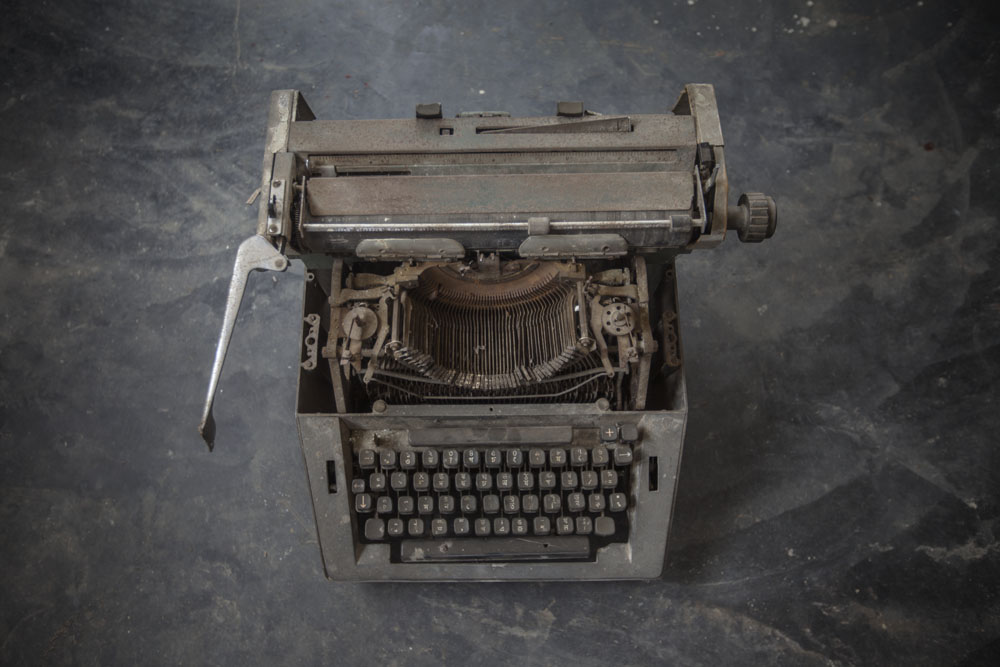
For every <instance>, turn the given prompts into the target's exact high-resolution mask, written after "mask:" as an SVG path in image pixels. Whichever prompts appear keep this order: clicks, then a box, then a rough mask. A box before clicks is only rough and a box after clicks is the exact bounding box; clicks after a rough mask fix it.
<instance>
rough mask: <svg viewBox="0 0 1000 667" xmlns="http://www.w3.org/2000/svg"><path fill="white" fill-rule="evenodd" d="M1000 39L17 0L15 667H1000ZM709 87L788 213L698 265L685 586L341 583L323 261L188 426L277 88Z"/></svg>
mask: <svg viewBox="0 0 1000 667" xmlns="http://www.w3.org/2000/svg"><path fill="white" fill-rule="evenodd" d="M994 11H995V10H993V9H991V8H990V7H989V5H988V3H978V2H973V1H971V0H966V1H962V0H958V1H952V2H945V1H944V0H924V1H923V2H922V3H920V2H915V1H907V2H891V3H848V2H845V1H844V0H830V1H823V0H817V2H815V3H814V4H812V5H810V4H808V3H807V2H804V1H801V0H795V1H791V0H778V1H777V2H774V3H762V4H758V3H732V2H725V3H722V2H718V3H715V2H708V1H707V0H697V1H696V2H694V3H692V4H688V2H687V1H686V0H678V2H676V3H674V2H670V3H662V2H657V3H653V2H649V3H642V2H639V3H608V2H596V1H590V0H582V1H581V2H576V3H572V4H563V3H552V4H549V3H545V2H538V1H537V0H536V1H532V2H504V3H489V4H482V5H479V4H477V3H471V2H463V3H445V2H438V1H435V0H432V1H431V2H428V3H411V2H401V1H395V0H390V1H386V2H378V3H352V4H348V3H329V2H318V1H315V0H305V1H303V2H297V3H273V2H269V3H263V2H249V1H248V0H243V1H242V2H229V3H221V2H204V1H200V2H193V1H190V0H188V1H177V2H169V3H168V2H153V3H139V2H135V3H125V2H122V1H120V0H107V1H106V2H101V3H97V4H91V5H90V6H85V5H84V3H52V2H49V3H40V2H27V1H26V0H14V1H13V2H8V3H6V5H5V7H4V19H5V21H4V23H3V25H2V27H0V31H2V35H3V44H4V46H5V54H6V59H5V70H4V86H3V89H2V93H0V113H2V121H3V122H2V123H0V145H2V146H3V147H4V150H3V156H4V160H3V164H2V166H0V191H2V193H3V195H4V197H3V202H4V214H3V215H2V216H0V221H2V222H0V256H2V261H0V275H2V284H3V286H4V289H3V290H2V292H0V299H2V308H0V312H2V319H0V526H2V532H0V537H2V539H0V563H2V565H3V574H4V576H3V577H2V580H0V609H2V615H0V662H2V663H4V664H39V663H60V664H65V663H70V662H73V663H90V664H94V663H97V664H146V663H167V664H175V663H182V662H183V663H188V664H192V663H193V664H204V663H211V664H241V663H242V664H276V663H283V664H314V663H318V662H326V663H330V662H334V661H335V662H337V663H338V664H340V663H343V664H372V663H376V662H378V663H382V664H390V665H392V664H417V665H431V664H441V663H457V664H468V663H472V664H493V663H499V662H503V661H504V660H509V661H510V662H517V663H519V664H524V665H549V664H553V665H557V664H567V663H570V664H576V665H598V664H602V665H603V664H650V663H657V662H668V663H670V664H680V665H686V664H729V663H738V664H750V663H776V664H795V665H800V664H838V663H841V664H956V663H961V662H962V661H965V660H968V664H977V663H978V664H996V663H997V662H998V661H1000V660H998V654H1000V639H998V638H1000V600H998V596H997V583H996V582H997V581H1000V547H998V545H997V539H996V535H997V534H998V532H1000V529H998V523H997V521H998V517H1000V497H998V489H1000V460H998V454H997V445H996V443H997V435H996V434H997V433H998V432H1000V416H998V412H997V410H996V405H997V403H998V400H1000V396H998V393H1000V392H998V391H997V383H998V380H1000V307H998V302H997V294H998V287H1000V276H998V268H997V267H1000V250H998V226H997V213H996V212H997V210H1000V195H998V193H997V189H996V188H995V184H994V180H995V172H996V167H995V165H996V164H997V162H998V158H1000V155H998V149H997V142H996V136H997V109H998V107H1000V91H998V88H997V86H996V84H995V82H996V81H997V80H998V79H1000V71H998V70H1000V59H998V56H997V46H996V41H995V40H996V38H995V35H994V32H995V28H994V26H995V25H996V21H995V16H994V15H993V14H992V12H994ZM348 77H350V78H348ZM687 81H705V82H710V83H713V84H714V85H715V87H716V93H717V95H718V98H719V108H720V109H722V110H723V111H724V117H723V128H722V129H723V131H724V136H725V137H726V140H727V142H728V145H729V148H728V149H727V151H726V158H727V161H728V166H729V169H730V171H731V173H732V174H733V175H734V177H736V178H737V179H739V178H743V177H744V175H747V176H746V177H747V178H749V176H751V175H752V176H753V179H752V181H751V182H742V181H740V180H736V181H734V182H733V183H731V187H732V190H733V192H734V193H736V192H740V191H741V190H744V189H747V188H748V187H761V188H765V191H766V192H767V193H768V194H771V195H773V196H774V197H775V198H776V199H777V200H778V202H779V206H780V207H781V216H782V220H781V230H780V233H779V234H776V235H775V237H774V238H773V239H771V240H770V241H769V242H767V243H764V244H761V245H759V246H746V245H740V244H739V243H738V242H736V241H735V240H734V239H728V240H727V241H726V242H725V243H724V244H723V245H722V246H721V247H719V248H717V249H716V250H713V251H712V252H707V253H701V254H698V253H695V254H693V255H691V256H688V257H684V258H682V259H681V260H680V261H679V262H678V266H677V272H678V281H679V283H680V289H681V322H682V329H683V331H682V334H683V336H684V353H685V357H686V359H687V369H686V373H687V378H688V384H689V397H690V400H691V410H690V419H689V427H688V436H687V441H686V446H685V458H684V462H683V466H682V474H681V477H680V487H679V491H678V497H677V506H676V511H675V514H674V525H673V533H672V535H673V543H672V546H671V547H670V551H669V553H668V556H667V563H666V571H665V574H664V576H663V578H662V579H661V580H659V581H655V582H652V583H632V584H620V583H607V584H569V583H560V584H514V585H474V584H445V585H357V586H352V585H333V584H329V583H327V582H325V581H323V579H322V571H321V565H320V558H319V549H318V547H317V545H316V543H315V527H314V525H313V520H312V515H311V509H310V506H309V494H308V490H307V488H306V483H305V471H304V469H303V462H302V456H301V453H300V450H299V446H298V443H297V442H296V438H295V433H294V429H295V423H294V419H293V412H294V407H295V397H294V394H293V387H294V367H295V364H297V363H298V361H299V359H298V357H297V352H296V350H297V342H296V336H297V332H296V330H295V329H296V327H292V326H287V325H290V324H291V323H292V322H294V321H296V318H298V317H299V314H300V311H299V299H300V294H301V290H300V288H301V269H297V268H296V267H295V266H294V265H293V267H292V269H290V271H289V272H288V273H286V274H285V275H277V276H275V275H273V274H262V273H256V274H254V275H252V276H251V278H250V281H249V288H248V293H247V298H248V302H247V304H246V305H245V306H244V309H243V313H242V315H241V317H240V321H239V324H238V327H237V331H236V334H235V336H234V339H233V347H232V349H231V350H230V354H229V357H228V359H227V366H226V374H225V375H224V377H223V379H222V382H221V383H220V387H219V388H220V391H221V392H222V394H221V396H222V400H220V402H219V404H218V405H217V407H216V411H215V417H216V419H217V420H218V422H219V432H220V434H226V435H225V437H226V439H227V442H226V443H225V444H223V443H221V442H220V443H219V447H218V448H217V451H216V452H215V453H214V454H212V455H209V454H208V452H207V451H205V448H204V445H203V444H202V443H201V440H200V439H199V437H198V434H197V433H196V432H195V430H194V429H193V428H192V424H195V423H197V421H198V417H199V413H200V408H201V401H202V399H203V398H204V382H205V377H206V372H207V371H208V369H209V367H210V365H211V361H212V355H213V350H214V345H215V337H216V335H217V333H218V323H219V321H220V317H221V315H222V311H223V309H224V305H225V298H226V287H227V284H228V280H229V271H230V269H231V267H232V262H233V258H234V255H235V252H236V247H237V245H238V244H239V242H240V241H242V240H243V239H244V238H245V237H246V235H247V231H248V229H249V228H250V227H252V220H253V218H254V216H255V210H254V209H253V208H251V207H247V206H246V205H245V201H246V200H247V197H248V196H249V195H250V194H251V192H252V191H253V190H254V189H255V188H256V187H257V186H258V185H259V184H260V181H259V177H260V173H259V172H260V145H261V140H262V138H263V137H262V128H263V127H264V123H265V120H266V119H265V118H264V117H263V116H262V110H263V109H266V104H267V100H268V95H269V93H270V91H271V90H273V89H279V88H298V89H301V90H302V91H303V92H304V93H305V95H306V97H307V99H308V100H309V103H310V104H311V105H312V106H313V108H314V110H315V111H316V112H317V114H320V115H321V117H326V118H358V119H360V118H393V117H396V118H400V117H408V116H409V115H410V114H412V113H413V108H414V104H415V103H417V102H419V101H441V102H443V103H444V104H445V109H446V112H447V113H449V114H453V113H457V112H458V111H459V110H462V109H465V110H475V109H504V110H507V111H510V112H511V113H512V114H514V115H537V114H540V113H550V112H551V111H552V109H554V105H555V103H556V101H558V100H575V99H583V100H584V101H585V103H586V105H587V107H588V108H591V109H595V110H597V111H601V112H604V113H608V114H612V113H633V112H645V113H661V112H663V111H665V110H667V109H669V107H670V106H671V105H672V104H673V102H674V99H673V97H674V95H675V94H676V91H677V88H678V86H679V85H681V84H683V83H685V82H687ZM479 91H483V92H482V94H480V92H479ZM227 246H228V248H227ZM289 274H291V275H289ZM272 278H275V279H272ZM251 425H252V426H251ZM221 437H222V436H221V435H220V438H221Z"/></svg>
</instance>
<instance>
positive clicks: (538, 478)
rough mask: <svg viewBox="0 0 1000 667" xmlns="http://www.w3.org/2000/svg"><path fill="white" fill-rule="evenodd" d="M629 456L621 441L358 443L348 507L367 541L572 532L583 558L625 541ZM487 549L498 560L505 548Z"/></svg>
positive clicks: (630, 452)
mask: <svg viewBox="0 0 1000 667" xmlns="http://www.w3.org/2000/svg"><path fill="white" fill-rule="evenodd" d="M632 460H633V449H632V446H631V445H629V444H622V443H611V444H603V443H602V444H597V445H595V446H591V447H565V448H559V447H555V448H550V447H544V448H543V447H535V448H510V447H496V448H489V447H482V448H479V447H468V448H456V449H434V448H424V449H403V450H396V449H389V448H368V449H361V450H359V451H356V452H355V453H354V460H353V477H352V481H351V495H352V509H353V511H354V512H355V513H356V518H357V521H358V528H359V533H360V537H361V541H362V542H366V543H386V542H389V543H395V542H406V541H412V540H422V541H429V540H436V539H437V540H439V539H448V540H453V539H454V538H492V539H491V544H493V545H496V543H497V539H496V538H524V537H550V536H551V537H556V538H558V537H560V536H575V537H577V538H584V539H582V540H581V539H577V540H576V541H574V542H572V543H571V544H572V545H573V547H574V548H573V549H572V550H571V551H573V553H575V554H576V555H577V556H580V557H585V556H586V555H588V554H589V553H592V550H593V548H594V547H598V546H601V545H603V544H607V543H609V542H624V541H627V540H628V518H627V510H628V508H629V503H630V502H631V500H630V496H631V491H630V489H631V487H630V480H631V470H632ZM455 541H458V540H455ZM556 544H558V542H556ZM567 544H570V543H568V542H567ZM583 547H585V549H583ZM491 549H492V547H491ZM581 549H583V550H582V551H581ZM494 551H495V553H494ZM455 553H463V552H462V551H461V550H459V551H458V552H455ZM464 553H468V554H469V557H470V558H474V557H475V555H476V553H477V552H476V551H475V549H472V550H470V551H467V552H464ZM491 553H493V555H494V556H497V557H499V558H501V559H502V558H503V557H504V553H505V551H504V549H499V550H495V549H494V550H493V551H491ZM397 555H398V554H397ZM507 555H510V554H507Z"/></svg>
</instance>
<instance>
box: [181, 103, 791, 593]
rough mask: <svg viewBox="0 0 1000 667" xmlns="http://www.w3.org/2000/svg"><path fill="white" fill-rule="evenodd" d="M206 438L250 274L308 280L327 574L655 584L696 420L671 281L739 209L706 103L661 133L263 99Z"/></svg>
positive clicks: (711, 107) (744, 233)
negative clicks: (252, 230) (253, 199)
mask: <svg viewBox="0 0 1000 667" xmlns="http://www.w3.org/2000/svg"><path fill="white" fill-rule="evenodd" d="M260 191H261V194H262V196H261V204H260V212H259V218H258V224H257V234H256V235H255V236H252V237H251V238H250V239H248V240H247V241H245V242H244V243H243V244H242V245H241V247H240V249H239V252H238V255H237V259H236V266H235V270H234V273H233V278H232V283H231V285H230V292H229V298H228V304H227V307H226V313H225V319H224V324H223V329H222V334H221V336H220V339H219V344H218V348H217V351H216V358H215V364H214V368H213V372H212V378H211V384H210V387H209V392H208V399H207V401H206V405H205V412H204V415H203V420H202V424H201V433H202V435H203V437H204V438H205V440H206V442H208V444H209V446H210V447H211V446H212V443H213V441H214V436H215V424H214V421H213V419H212V401H213V397H214V394H215V388H216V384H217V382H218V379H219V375H220V373H221V370H222V363H223V360H224V358H225V353H226V348H227V346H228V343H229V339H230V336H231V334H232V330H233V327H234V324H235V322H236V315H237V312H238V310H239V306H240V301H241V300H242V296H243V291H244V287H245V284H246V280H247V276H248V275H249V273H250V272H251V271H254V270H277V271H281V270H284V269H285V268H286V267H287V266H288V260H289V259H298V260H300V261H302V262H303V263H304V265H305V285H304V296H303V312H302V322H301V329H302V335H301V350H300V354H301V366H300V369H299V371H298V373H299V380H298V399H297V415H296V416H297V420H298V429H299V438H300V440H301V445H302V450H303V452H304V454H305V461H306V468H307V471H308V476H309V487H310V489H311V493H312V501H313V507H314V509H315V513H316V526H317V530H318V533H319V542H320V545H321V550H322V555H323V562H324V565H325V568H326V573H327V576H328V577H329V578H331V579H342V580H456V579H471V580H508V579H512V580H517V579H520V580H525V579H624V578H652V577H656V576H658V575H659V573H660V571H661V569H662V566H663V561H664V552H665V548H666V541H667V531H668V527H669V525H670V521H671V511H672V508H673V501H674V492H675V489H676V486H677V475H678V470H679V464H680V457H681V446H682V443H683V439H684V426H685V419H686V415H687V401H686V396H685V386H684V374H683V364H682V354H681V345H680V337H679V327H678V320H677V317H678V307H677V290H676V284H675V274H674V258H675V257H676V256H677V255H678V254H679V253H684V252H689V251H691V250H693V249H698V248H711V247H713V246H715V245H717V244H718V243H720V242H721V241H722V240H723V238H724V237H725V234H726V231H727V229H728V230H735V231H736V232H737V233H738V235H739V238H740V240H741V241H750V242H759V241H763V240H764V239H766V238H768V237H770V236H771V235H772V234H773V233H774V228H775V223H776V211H775V205H774V202H773V201H772V199H771V198H770V197H767V196H764V195H762V194H744V195H742V196H741V197H740V198H739V200H738V203H737V204H736V205H735V206H728V194H729V187H728V179H727V174H726V162H725V153H724V144H723V140H722V131H721V128H720V123H719V115H718V111H717V108H716V101H715V93H714V90H713V88H712V87H711V86H709V85H701V84H696V85H688V86H686V87H685V88H684V91H683V92H682V93H681V95H680V98H679V100H678V101H677V103H676V105H675V106H674V108H673V113H672V114H656V115H601V114H598V113H594V112H591V111H588V110H586V109H585V108H584V105H583V104H582V103H579V102H561V103H559V104H558V105H557V113H556V115H554V116H543V117H534V118H512V117H510V115H509V114H507V113H504V112H476V113H462V114H459V115H458V116H457V117H456V118H446V117H444V115H443V114H442V111H441V105H440V104H422V105H418V106H417V108H416V117H415V118H410V119H401V120H340V121H321V120H316V119H315V118H314V116H313V113H312V111H310V109H309V107H308V106H307V105H306V102H305V100H304V99H303V98H302V96H301V95H300V94H299V93H298V92H297V91H294V90H283V91H277V92H275V93H274V94H273V95H272V97H271V104H270V112H269V116H268V127H267V140H266V149H265V153H264V164H263V180H262V184H261V190H260Z"/></svg>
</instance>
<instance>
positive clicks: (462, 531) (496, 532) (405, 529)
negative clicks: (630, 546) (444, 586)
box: [365, 516, 615, 542]
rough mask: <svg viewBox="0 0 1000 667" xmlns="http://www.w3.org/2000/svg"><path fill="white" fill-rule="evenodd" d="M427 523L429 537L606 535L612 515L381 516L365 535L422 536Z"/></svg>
mask: <svg viewBox="0 0 1000 667" xmlns="http://www.w3.org/2000/svg"><path fill="white" fill-rule="evenodd" d="M428 524H429V527H430V534H431V536H432V537H446V536H448V535H449V534H451V535H455V536H457V537H464V536H466V535H475V536H476V537H490V536H491V535H493V536H497V537H506V536H508V535H514V536H520V535H529V534H530V535H537V536H543V535H550V534H552V533H553V532H554V533H555V534H556V535H574V534H575V535H591V534H594V535H597V536H599V537H608V536H610V535H614V533H615V522H614V519H612V518H611V517H607V516H600V517H597V518H596V519H591V518H590V517H589V516H578V517H576V518H575V519H574V518H572V517H568V516H561V517H558V518H556V519H554V520H551V519H549V518H548V517H544V516H539V517H535V518H534V519H531V520H530V521H529V520H528V519H526V518H524V517H515V518H513V519H507V518H506V517H498V518H496V519H492V520H490V519H486V518H481V519H473V520H471V521H470V520H469V519H466V518H465V517H459V518H457V519H452V520H450V521H449V520H448V519H431V520H430V521H424V520H423V519H420V518H414V519H410V520H408V521H403V519H389V520H388V521H383V520H382V519H377V518H371V519H368V520H367V521H365V537H366V538H367V539H368V540H370V541H372V542H377V541H379V540H384V539H386V538H387V537H388V538H391V537H423V536H424V535H425V531H426V530H427V528H428Z"/></svg>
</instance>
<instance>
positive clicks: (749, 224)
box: [728, 192, 778, 243]
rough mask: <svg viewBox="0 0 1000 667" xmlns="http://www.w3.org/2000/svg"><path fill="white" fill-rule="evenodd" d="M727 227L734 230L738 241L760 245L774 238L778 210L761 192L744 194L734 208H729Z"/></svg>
mask: <svg viewBox="0 0 1000 667" xmlns="http://www.w3.org/2000/svg"><path fill="white" fill-rule="evenodd" d="M728 217H729V226H730V227H733V228H735V229H736V232H737V233H738V234H739V235H740V241H742V242H744V243H760V242H761V241H763V240H764V239H769V238H771V237H772V236H774V229H775V227H777V225H778V209H777V207H776V206H775V204H774V200H773V199H771V198H770V197H768V196H767V195H765V194H764V193H762V192H745V193H743V194H741V195H740V199H739V201H738V202H737V204H736V207H735V208H730V214H729V216H728Z"/></svg>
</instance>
